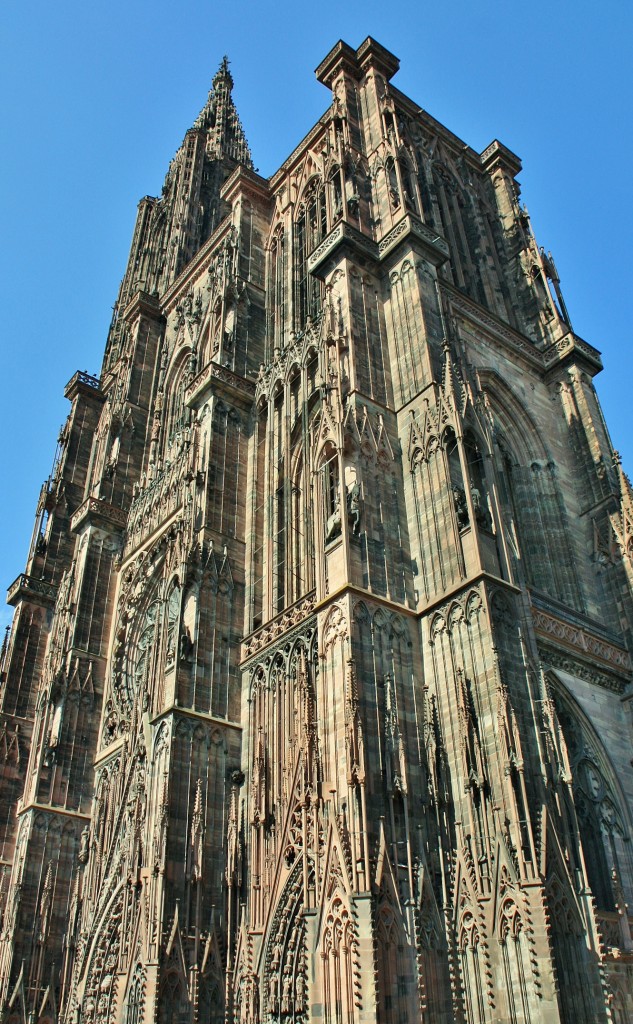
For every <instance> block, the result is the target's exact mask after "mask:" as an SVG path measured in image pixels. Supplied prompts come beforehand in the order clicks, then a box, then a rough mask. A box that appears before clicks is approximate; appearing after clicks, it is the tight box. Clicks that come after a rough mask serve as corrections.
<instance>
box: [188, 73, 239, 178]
mask: <svg viewBox="0 0 633 1024" xmlns="http://www.w3.org/2000/svg"><path fill="white" fill-rule="evenodd" d="M232 89H233V76H232V74H231V72H230V71H229V61H228V57H226V56H224V57H223V58H222V61H221V63H220V66H219V68H218V70H217V72H216V74H215V75H214V77H213V83H212V86H211V91H210V92H209V98H208V100H207V102H206V104H205V106H204V107H203V108H202V110H201V111H200V113H199V115H198V117H197V118H196V120H195V122H194V125H193V127H194V128H203V129H206V131H207V132H208V141H207V155H208V156H209V157H211V158H212V159H216V160H221V159H222V157H230V158H231V159H232V160H235V161H236V163H239V164H244V165H245V166H246V167H252V166H253V161H252V158H251V151H250V149H249V146H248V142H247V141H246V136H245V135H244V129H243V128H242V122H241V121H240V119H239V117H238V113H237V110H236V109H235V104H234V102H233V97H232V95H231V92H232Z"/></svg>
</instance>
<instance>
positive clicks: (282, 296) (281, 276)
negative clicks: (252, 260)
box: [269, 225, 286, 347]
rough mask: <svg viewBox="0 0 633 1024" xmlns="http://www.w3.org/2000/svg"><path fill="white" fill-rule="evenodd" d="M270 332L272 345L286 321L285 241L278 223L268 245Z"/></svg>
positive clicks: (276, 341) (276, 344)
mask: <svg viewBox="0 0 633 1024" xmlns="http://www.w3.org/2000/svg"><path fill="white" fill-rule="evenodd" d="M269 295H270V305H269V319H270V333H271V336H272V345H273V347H276V346H279V345H281V343H282V340H283V331H284V325H285V321H286V242H285V238H284V230H283V227H282V226H281V225H280V226H279V228H278V229H277V231H276V232H275V234H274V236H273V240H272V242H271V246H270V289H269Z"/></svg>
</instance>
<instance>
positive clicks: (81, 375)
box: [64, 370, 104, 402]
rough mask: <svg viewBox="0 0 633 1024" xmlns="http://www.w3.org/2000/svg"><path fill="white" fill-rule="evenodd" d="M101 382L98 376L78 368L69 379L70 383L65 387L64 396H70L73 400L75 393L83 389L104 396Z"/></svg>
mask: <svg viewBox="0 0 633 1024" xmlns="http://www.w3.org/2000/svg"><path fill="white" fill-rule="evenodd" d="M100 388H101V382H100V380H99V378H98V377H93V376H92V374H90V373H86V371H85V370H77V373H75V374H73V376H72V377H71V378H70V380H69V381H68V384H67V385H66V387H65V388H64V397H65V398H68V399H69V400H70V401H71V402H72V400H73V398H74V397H75V395H76V394H77V393H78V392H80V391H83V392H84V393H88V394H91V393H92V394H93V395H98V396H99V397H101V398H104V396H102V394H101V390H100Z"/></svg>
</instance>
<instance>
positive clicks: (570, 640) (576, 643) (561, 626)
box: [532, 607, 632, 691]
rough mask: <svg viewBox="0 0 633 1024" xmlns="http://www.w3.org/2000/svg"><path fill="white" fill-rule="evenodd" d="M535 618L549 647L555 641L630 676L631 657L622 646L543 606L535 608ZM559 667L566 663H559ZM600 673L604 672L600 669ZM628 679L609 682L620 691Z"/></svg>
mask: <svg viewBox="0 0 633 1024" xmlns="http://www.w3.org/2000/svg"><path fill="white" fill-rule="evenodd" d="M532 618H533V621H534V628H535V630H536V632H537V634H538V635H539V636H541V637H543V638H544V639H546V640H547V641H548V649H549V647H550V645H551V644H552V641H555V644H556V647H558V645H560V646H561V647H563V648H565V649H567V650H568V651H570V652H571V653H572V654H574V655H576V657H579V658H581V659H583V658H584V659H585V660H586V659H587V658H590V659H591V660H593V659H595V660H597V661H598V662H601V663H602V665H603V666H604V667H605V668H607V669H609V670H610V671H612V672H615V673H617V674H619V675H625V676H630V674H631V668H632V666H631V658H630V656H629V653H628V651H626V650H625V649H624V648H623V647H617V646H616V645H615V644H612V643H609V641H608V640H604V639H603V638H601V637H599V636H597V635H596V634H595V633H593V632H591V631H590V630H589V629H587V628H585V627H582V626H579V625H576V624H573V623H571V622H566V621H565V620H564V619H560V618H558V617H557V616H555V615H552V614H551V613H549V612H545V611H543V610H542V609H541V608H534V607H533V608H532ZM558 667H559V668H560V667H563V666H561V665H559V666H558ZM574 674H576V675H578V674H579V673H578V672H574ZM599 675H601V674H600V673H599ZM581 678H584V677H581ZM625 682H626V680H621V681H620V682H619V683H616V682H615V681H612V682H610V683H609V689H617V690H618V691H621V690H622V689H623V688H624V685H625ZM600 685H605V683H604V682H601V683H600Z"/></svg>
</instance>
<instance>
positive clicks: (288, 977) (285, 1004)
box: [281, 964, 292, 1014]
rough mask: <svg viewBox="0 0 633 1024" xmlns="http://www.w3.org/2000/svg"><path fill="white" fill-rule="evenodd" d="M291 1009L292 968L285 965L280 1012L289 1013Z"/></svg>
mask: <svg viewBox="0 0 633 1024" xmlns="http://www.w3.org/2000/svg"><path fill="white" fill-rule="evenodd" d="M291 1009H292V968H291V967H290V964H286V966H285V968H284V979H283V988H282V994H281V1012H282V1013H286V1014H288V1013H290V1011H291Z"/></svg>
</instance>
